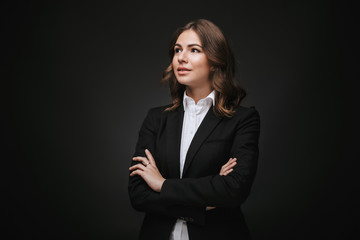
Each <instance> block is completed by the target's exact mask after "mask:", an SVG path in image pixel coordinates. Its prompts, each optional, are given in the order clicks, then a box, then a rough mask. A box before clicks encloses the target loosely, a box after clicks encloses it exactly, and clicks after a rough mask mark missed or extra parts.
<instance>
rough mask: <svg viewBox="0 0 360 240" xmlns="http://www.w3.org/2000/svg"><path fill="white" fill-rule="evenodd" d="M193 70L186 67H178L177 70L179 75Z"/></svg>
mask: <svg viewBox="0 0 360 240" xmlns="http://www.w3.org/2000/svg"><path fill="white" fill-rule="evenodd" d="M190 71H191V70H190V69H188V68H185V67H178V68H177V72H178V74H179V75H186V74H188V73H189V72H190Z"/></svg>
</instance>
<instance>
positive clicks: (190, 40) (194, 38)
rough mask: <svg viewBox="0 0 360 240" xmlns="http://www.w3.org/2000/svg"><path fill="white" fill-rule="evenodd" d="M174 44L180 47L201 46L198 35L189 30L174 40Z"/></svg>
mask: <svg viewBox="0 0 360 240" xmlns="http://www.w3.org/2000/svg"><path fill="white" fill-rule="evenodd" d="M176 43H177V44H180V45H189V44H194V43H196V44H199V45H201V40H200V37H199V35H198V34H197V33H196V32H195V31H194V30H191V29H190V30H185V31H184V32H182V33H181V34H180V35H179V37H178V39H177V40H176Z"/></svg>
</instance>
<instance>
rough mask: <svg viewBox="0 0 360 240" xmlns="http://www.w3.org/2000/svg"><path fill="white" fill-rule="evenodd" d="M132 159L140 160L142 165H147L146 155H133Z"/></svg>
mask: <svg viewBox="0 0 360 240" xmlns="http://www.w3.org/2000/svg"><path fill="white" fill-rule="evenodd" d="M133 161H138V162H141V163H142V164H143V165H144V166H147V165H148V163H149V162H150V161H149V160H148V159H147V158H146V157H133Z"/></svg>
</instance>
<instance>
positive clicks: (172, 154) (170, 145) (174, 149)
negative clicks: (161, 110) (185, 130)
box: [166, 105, 184, 178]
mask: <svg viewBox="0 0 360 240" xmlns="http://www.w3.org/2000/svg"><path fill="white" fill-rule="evenodd" d="M183 119H184V107H183V106H182V105H180V107H179V108H177V109H176V110H174V111H170V112H169V115H168V119H167V122H166V140H167V143H166V146H167V147H166V156H167V162H168V169H169V176H171V177H172V178H180V143H181V131H182V124H183Z"/></svg>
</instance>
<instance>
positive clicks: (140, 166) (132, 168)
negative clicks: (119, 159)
mask: <svg viewBox="0 0 360 240" xmlns="http://www.w3.org/2000/svg"><path fill="white" fill-rule="evenodd" d="M136 169H138V170H141V171H145V169H146V167H145V166H144V165H142V164H140V163H139V164H136V165H134V166H131V167H129V170H130V171H133V170H136Z"/></svg>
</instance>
